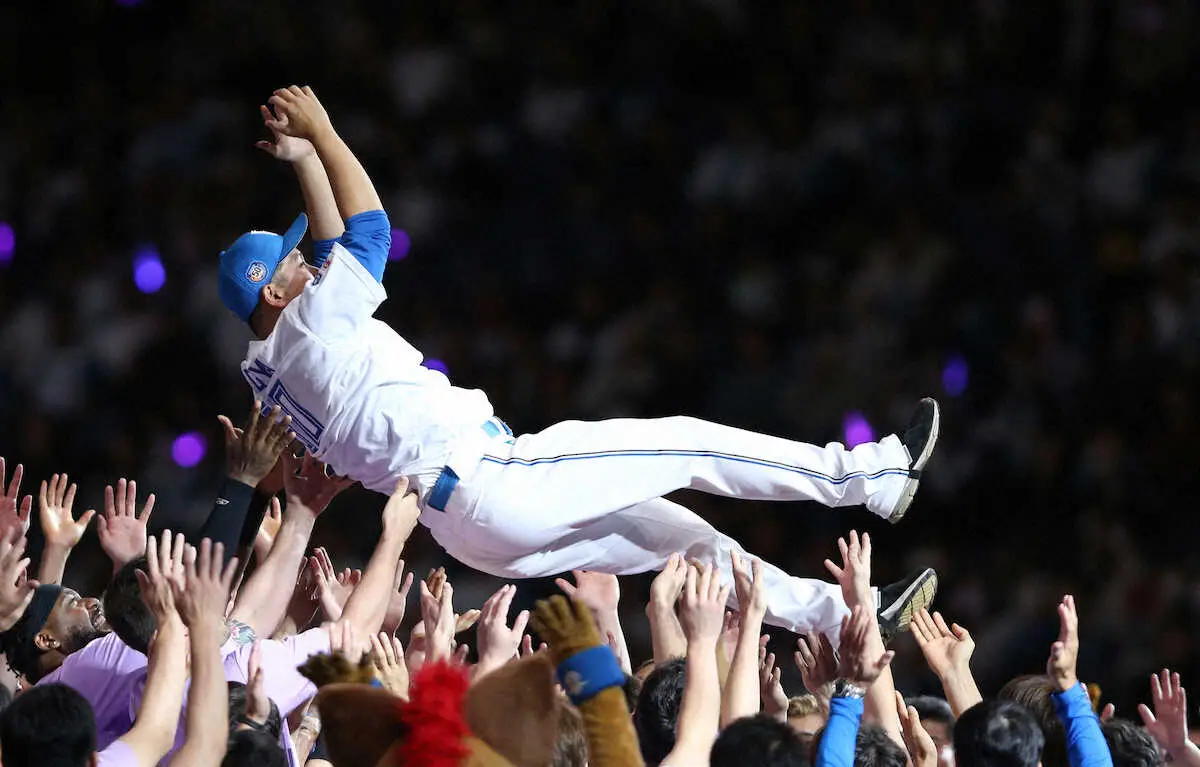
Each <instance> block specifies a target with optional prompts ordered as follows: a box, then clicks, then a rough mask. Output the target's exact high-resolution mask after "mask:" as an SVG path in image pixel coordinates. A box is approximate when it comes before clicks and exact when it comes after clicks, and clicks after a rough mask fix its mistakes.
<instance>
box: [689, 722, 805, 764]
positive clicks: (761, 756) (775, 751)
mask: <svg viewBox="0 0 1200 767" xmlns="http://www.w3.org/2000/svg"><path fill="white" fill-rule="evenodd" d="M709 763H710V764H711V765H712V767H741V766H742V765H747V764H752V765H756V767H809V760H808V749H807V746H806V744H805V742H804V740H802V739H801V738H800V735H799V733H797V732H796V731H795V730H794V729H793V728H792V727H791V726H789V725H787V724H784V723H783V722H780V721H779V720H777V719H773V718H771V717H769V716H767V715H765V714H758V715H756V716H747V717H744V718H742V719H738V720H737V721H735V722H733V723H731V724H730V725H729V726H728V727H726V728H725V729H724V730H722V731H721V734H720V735H719V736H718V737H717V741H716V743H713V747H712V754H711V756H710V757H709Z"/></svg>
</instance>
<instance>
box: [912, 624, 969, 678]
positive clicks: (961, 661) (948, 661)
mask: <svg viewBox="0 0 1200 767" xmlns="http://www.w3.org/2000/svg"><path fill="white" fill-rule="evenodd" d="M912 635H913V639H915V640H916V642H917V647H920V648H921V654H922V655H924V656H925V662H926V663H928V664H929V669H930V670H931V671H932V672H933V673H934V674H936V675H937V677H938V679H947V678H949V677H950V676H951V675H953V674H955V673H958V674H963V673H966V674H970V673H971V655H973V654H974V652H975V640H974V639H972V638H971V634H970V633H969V632H968V631H967V630H966V629H965V628H963V627H962V626H960V625H958V624H957V623H955V624H951V625H947V624H946V619H945V618H943V617H942V614H941V613H933V614H932V615H930V614H929V611H928V610H926V609H924V608H922V609H920V610H918V611H917V612H916V613H914V614H913V619H912Z"/></svg>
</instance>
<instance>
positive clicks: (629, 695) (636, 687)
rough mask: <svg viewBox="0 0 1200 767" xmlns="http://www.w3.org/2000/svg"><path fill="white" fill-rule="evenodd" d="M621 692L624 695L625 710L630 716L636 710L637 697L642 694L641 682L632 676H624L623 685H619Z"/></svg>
mask: <svg viewBox="0 0 1200 767" xmlns="http://www.w3.org/2000/svg"><path fill="white" fill-rule="evenodd" d="M621 692H623V693H625V708H626V709H628V710H629V713H630V714H632V713H633V711H634V709H635V708H637V701H638V697H639V696H640V695H641V694H642V680H640V679H638V678H637V677H636V676H634V675H632V674H626V675H625V684H623V685H621Z"/></svg>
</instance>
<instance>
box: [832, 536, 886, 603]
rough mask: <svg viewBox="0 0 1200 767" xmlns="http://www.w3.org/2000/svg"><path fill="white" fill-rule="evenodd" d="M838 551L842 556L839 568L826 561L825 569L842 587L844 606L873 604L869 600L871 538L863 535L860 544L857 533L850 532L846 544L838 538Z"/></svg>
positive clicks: (842, 539) (844, 540) (870, 599)
mask: <svg viewBox="0 0 1200 767" xmlns="http://www.w3.org/2000/svg"><path fill="white" fill-rule="evenodd" d="M838 551H839V552H841V555H842V564H841V566H838V565H836V564H834V563H833V561H832V560H829V559H826V560H825V569H826V570H828V571H829V573H830V575H832V576H833V579H834V580H835V581H837V583H838V585H839V586H841V587H842V598H843V599H844V600H845V601H846V606H847V607H850V608H853V607H854V606H855V605H864V606H868V605H872V604H874V601H873V600H872V598H871V536H870V535H868V534H867V533H863V534H862V540H861V542H860V541H859V537H858V533H857V532H855V531H854V530H851V531H850V539H849V541H848V542H847V540H846V539H844V538H838Z"/></svg>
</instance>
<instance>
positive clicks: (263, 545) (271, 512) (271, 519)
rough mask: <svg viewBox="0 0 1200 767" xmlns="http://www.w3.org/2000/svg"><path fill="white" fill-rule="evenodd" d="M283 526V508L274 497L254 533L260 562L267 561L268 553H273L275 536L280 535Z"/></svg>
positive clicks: (255, 553) (255, 546) (255, 552)
mask: <svg viewBox="0 0 1200 767" xmlns="http://www.w3.org/2000/svg"><path fill="white" fill-rule="evenodd" d="M282 526H283V508H282V507H281V506H280V505H279V499H278V498H275V497H272V498H271V505H270V506H269V507H267V513H266V514H263V519H262V523H261V524H260V525H259V526H258V532H257V533H255V535H254V556H255V558H256V559H258V563H259V564H262V563H263V562H264V561H266V559H267V555H268V554H270V553H271V547H272V546H274V545H275V536H277V535H279V528H280V527H282Z"/></svg>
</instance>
